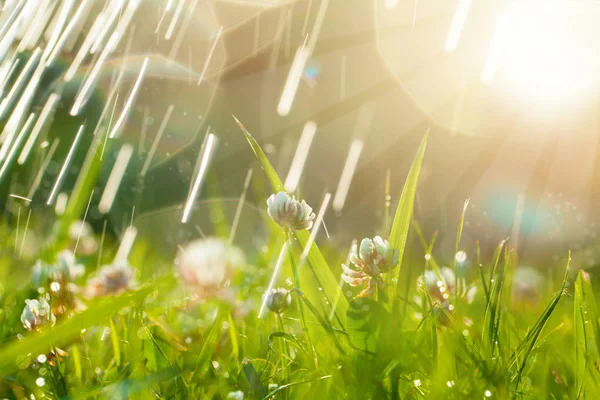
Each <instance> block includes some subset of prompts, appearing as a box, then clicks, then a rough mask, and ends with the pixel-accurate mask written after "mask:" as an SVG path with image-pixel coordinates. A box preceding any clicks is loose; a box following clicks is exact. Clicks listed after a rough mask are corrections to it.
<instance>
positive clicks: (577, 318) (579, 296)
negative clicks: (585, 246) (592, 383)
mask: <svg viewBox="0 0 600 400" xmlns="http://www.w3.org/2000/svg"><path fill="white" fill-rule="evenodd" d="M585 304H586V299H585V294H584V291H583V282H582V275H581V273H578V274H577V280H576V281H575V297H574V299H573V311H574V316H573V336H574V339H575V390H576V393H577V398H578V399H579V398H581V397H582V395H583V393H584V382H585V370H586V364H587V338H586V329H585V326H586V306H585Z"/></svg>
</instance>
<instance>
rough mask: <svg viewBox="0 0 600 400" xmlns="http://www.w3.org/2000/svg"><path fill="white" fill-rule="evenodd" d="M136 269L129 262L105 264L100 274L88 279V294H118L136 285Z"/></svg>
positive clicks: (96, 295) (90, 295) (92, 295)
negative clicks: (134, 277)
mask: <svg viewBox="0 0 600 400" xmlns="http://www.w3.org/2000/svg"><path fill="white" fill-rule="evenodd" d="M133 276H134V270H133V268H132V267H131V266H130V265H129V264H128V263H127V262H117V263H115V264H112V265H105V266H103V267H102V268H101V269H100V271H99V272H98V275H96V276H95V277H94V278H91V279H90V280H88V284H87V288H86V294H87V295H88V296H89V297H99V296H106V295H110V294H117V293H121V292H124V291H126V290H129V289H131V288H132V287H133V286H135V280H134V279H133Z"/></svg>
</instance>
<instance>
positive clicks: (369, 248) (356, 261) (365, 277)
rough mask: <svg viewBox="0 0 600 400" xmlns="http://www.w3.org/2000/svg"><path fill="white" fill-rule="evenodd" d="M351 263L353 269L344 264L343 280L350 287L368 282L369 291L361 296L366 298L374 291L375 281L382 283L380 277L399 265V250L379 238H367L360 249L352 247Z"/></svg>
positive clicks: (361, 243)
mask: <svg viewBox="0 0 600 400" xmlns="http://www.w3.org/2000/svg"><path fill="white" fill-rule="evenodd" d="M350 262H351V263H352V264H353V265H354V267H353V268H351V267H349V266H347V265H345V264H342V269H343V271H344V272H343V273H342V279H343V280H344V281H345V282H346V283H348V284H349V285H350V286H359V285H362V284H363V283H365V282H367V281H368V286H367V289H365V291H363V292H362V293H361V294H360V296H366V295H368V294H371V293H372V290H373V289H374V285H373V280H375V282H376V283H382V282H381V279H380V275H381V274H382V273H386V272H388V271H390V270H391V269H393V268H394V267H395V266H396V265H397V264H398V250H394V249H392V248H391V246H390V243H389V242H388V241H387V240H383V239H382V238H381V237H379V236H375V237H374V238H373V239H369V238H365V239H363V240H362V241H361V242H360V249H359V248H358V246H357V245H356V244H354V245H353V246H352V249H351V251H350Z"/></svg>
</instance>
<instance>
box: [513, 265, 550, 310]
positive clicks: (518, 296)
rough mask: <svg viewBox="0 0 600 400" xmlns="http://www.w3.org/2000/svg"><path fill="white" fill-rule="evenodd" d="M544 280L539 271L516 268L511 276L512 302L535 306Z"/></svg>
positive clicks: (529, 268) (530, 268)
mask: <svg viewBox="0 0 600 400" xmlns="http://www.w3.org/2000/svg"><path fill="white" fill-rule="evenodd" d="M544 283H545V278H544V275H542V273H541V272H540V271H538V270H537V269H535V268H532V267H518V268H517V269H515V272H514V275H513V285H512V301H513V303H515V304H517V303H526V304H530V305H536V304H537V303H538V302H539V300H540V297H541V293H540V291H541V288H542V287H543V286H544Z"/></svg>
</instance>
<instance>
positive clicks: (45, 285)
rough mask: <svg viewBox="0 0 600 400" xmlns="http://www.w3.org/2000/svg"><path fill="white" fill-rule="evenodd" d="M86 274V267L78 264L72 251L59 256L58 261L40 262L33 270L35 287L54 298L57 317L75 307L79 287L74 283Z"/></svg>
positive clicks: (66, 251)
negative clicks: (75, 294)
mask: <svg viewBox="0 0 600 400" xmlns="http://www.w3.org/2000/svg"><path fill="white" fill-rule="evenodd" d="M84 272H85V267H84V266H83V265H81V264H78V263H77V261H76V259H75V256H74V255H73V253H71V251H69V250H64V251H61V252H60V253H58V254H57V256H56V261H55V262H53V263H46V262H43V261H41V260H38V261H37V262H36V264H35V265H34V267H33V269H32V277H31V281H32V284H33V286H34V287H35V288H36V289H38V290H42V291H43V292H48V293H49V294H50V296H51V297H52V312H53V313H54V315H56V316H57V317H60V316H61V315H63V314H65V313H66V312H67V311H68V310H69V309H73V308H74V307H75V303H76V300H75V296H74V293H75V292H77V290H78V289H77V286H76V285H75V284H74V283H73V282H74V281H75V280H77V279H78V278H79V277H81V276H82V275H83V273H84Z"/></svg>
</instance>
